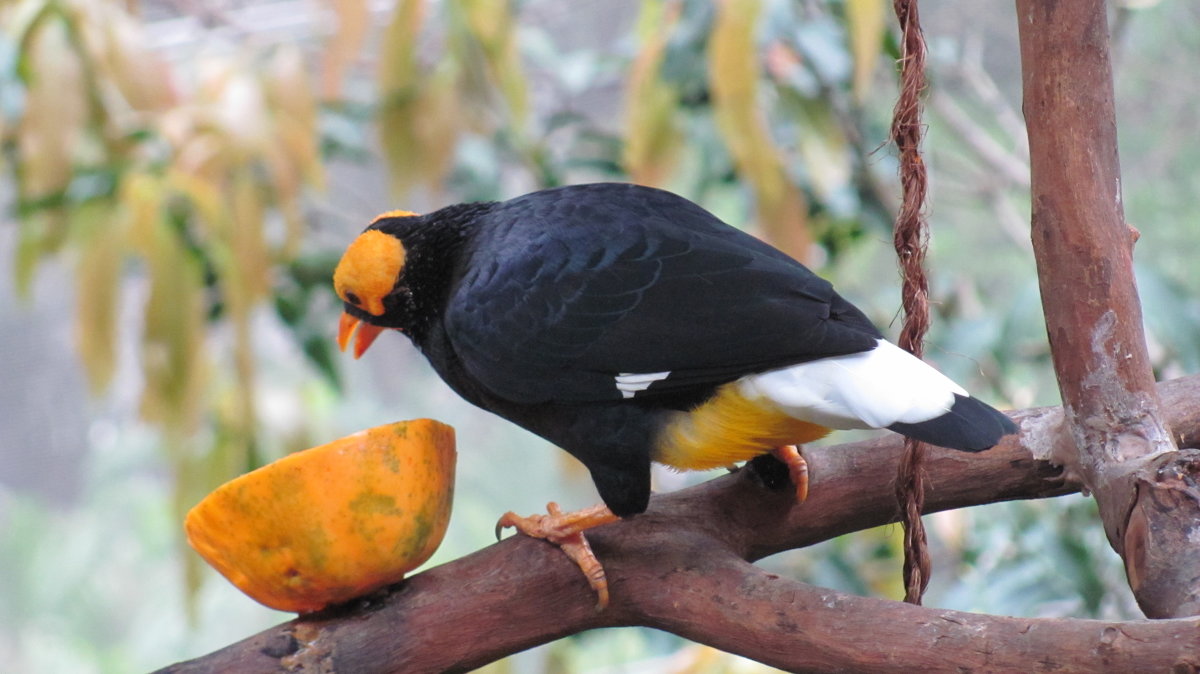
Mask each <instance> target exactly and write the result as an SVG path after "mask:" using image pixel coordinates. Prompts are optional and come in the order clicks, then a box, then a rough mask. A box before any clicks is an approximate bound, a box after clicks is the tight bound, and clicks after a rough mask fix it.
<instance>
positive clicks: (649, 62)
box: [621, 0, 681, 186]
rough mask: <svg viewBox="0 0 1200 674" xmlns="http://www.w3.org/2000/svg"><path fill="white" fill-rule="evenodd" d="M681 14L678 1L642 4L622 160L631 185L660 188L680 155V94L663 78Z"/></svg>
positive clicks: (628, 89) (628, 86) (627, 96)
mask: <svg viewBox="0 0 1200 674" xmlns="http://www.w3.org/2000/svg"><path fill="white" fill-rule="evenodd" d="M678 18H679V4H678V3H677V2H671V3H670V4H667V3H665V2H663V0H657V1H650V2H644V3H642V7H641V12H640V14H639V17H638V35H639V36H640V37H641V40H642V48H641V50H640V51H639V52H638V55H637V57H636V58H635V59H634V61H633V64H632V66H631V68H630V75H629V81H628V83H627V84H626V87H625V146H624V148H623V150H622V155H621V162H622V164H623V165H624V167H625V170H626V171H628V173H629V175H630V178H631V179H632V180H633V182H635V183H640V184H642V185H656V186H661V185H663V183H664V182H665V181H666V178H667V176H668V175H669V173H670V172H671V169H672V168H673V167H674V165H675V162H676V159H677V158H678V151H679V147H680V142H681V134H680V132H679V129H678V127H677V126H676V123H675V111H676V108H677V106H678V103H679V93H678V92H677V91H676V90H675V88H674V87H673V86H671V85H670V84H668V83H667V82H665V81H663V79H662V77H661V68H662V61H663V54H664V52H665V50H666V45H667V38H668V37H669V36H670V33H671V30H672V28H673V27H674V25H675V22H676V20H677V19H678Z"/></svg>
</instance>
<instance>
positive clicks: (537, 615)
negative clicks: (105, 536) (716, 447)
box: [162, 376, 1200, 674]
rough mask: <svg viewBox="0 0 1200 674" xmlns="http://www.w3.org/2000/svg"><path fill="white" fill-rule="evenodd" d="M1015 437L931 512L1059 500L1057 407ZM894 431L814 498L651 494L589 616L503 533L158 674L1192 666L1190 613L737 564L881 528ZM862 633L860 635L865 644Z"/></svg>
mask: <svg viewBox="0 0 1200 674" xmlns="http://www.w3.org/2000/svg"><path fill="white" fill-rule="evenodd" d="M1160 391H1161V393H1162V399H1163V401H1164V404H1165V405H1166V407H1165V409H1166V410H1167V411H1168V412H1169V418H1170V420H1171V422H1172V424H1173V428H1174V431H1175V433H1176V434H1177V435H1178V437H1179V438H1181V441H1182V444H1184V445H1187V446H1196V445H1200V405H1197V402H1196V401H1198V400H1200V376H1194V377H1189V378H1185V379H1180V380H1176V381H1173V382H1168V383H1166V384H1162V385H1160ZM1014 418H1016V419H1017V421H1018V423H1019V425H1020V426H1021V428H1022V433H1021V436H1020V437H1019V438H1017V439H1009V441H1007V442H1006V443H1004V444H1003V445H1000V446H998V447H996V448H994V449H991V450H989V451H987V452H983V453H980V454H964V453H960V452H950V451H948V450H934V451H933V452H931V455H930V460H929V463H928V464H927V470H928V473H929V485H930V489H929V494H928V496H927V500H926V506H927V509H928V510H930V511H935V510H944V509H948V508H958V507H962V506H968V505H975V504H982V503H990V502H994V501H1001V500H1009V499H1020V498H1040V497H1045V496H1054V495H1059V494H1065V493H1070V492H1072V491H1075V490H1077V489H1078V485H1077V484H1075V483H1073V482H1071V481H1070V480H1069V479H1064V478H1063V477H1062V476H1061V475H1060V474H1059V471H1058V470H1057V469H1056V468H1055V467H1054V466H1053V465H1051V463H1050V462H1049V461H1048V460H1047V457H1048V456H1049V455H1050V454H1052V453H1054V452H1055V451H1057V450H1059V449H1060V448H1061V446H1062V445H1063V444H1064V443H1066V444H1067V445H1069V444H1070V442H1071V438H1070V437H1069V433H1068V432H1067V431H1066V429H1065V425H1064V423H1063V413H1062V410H1061V408H1040V409H1034V410H1026V411H1023V412H1019V413H1016V414H1014ZM901 449H902V447H901V442H900V441H899V436H890V437H887V438H883V439H879V440H876V441H871V442H864V443H854V444H849V445H840V446H835V447H826V448H815V447H814V448H809V449H808V450H806V452H805V455H806V457H807V458H808V460H809V463H810V467H811V469H812V472H813V484H812V493H811V496H810V498H809V500H808V501H806V502H805V503H803V504H799V505H796V504H793V503H792V498H791V496H790V494H789V493H788V490H786V489H784V490H771V489H768V488H766V487H764V486H763V485H762V484H761V481H760V480H759V479H757V478H756V477H755V475H754V474H753V471H741V472H739V473H736V474H732V475H728V476H724V477H721V478H718V479H715V480H711V481H709V482H707V483H704V484H702V485H699V486H696V487H693V488H690V489H686V490H683V491H680V492H676V493H673V494H667V495H663V496H657V497H655V498H654V499H653V500H652V502H651V507H650V510H649V511H647V513H646V514H644V515H640V516H638V517H634V518H631V519H629V520H625V521H622V522H619V523H616V524H612V525H607V526H604V527H601V528H599V529H596V530H594V531H593V532H591V533H590V534H589V537H590V538H591V540H592V544H593V547H594V548H595V550H596V552H597V554H598V555H599V557H600V559H601V560H602V561H603V562H604V564H605V567H606V569H607V571H608V576H609V580H610V582H611V584H612V604H611V605H610V606H609V608H608V609H607V610H605V611H603V612H600V613H597V612H596V611H595V610H594V608H593V606H594V601H595V598H594V596H593V595H592V593H591V591H590V590H589V588H588V586H587V583H586V582H585V581H584V579H583V577H582V575H581V574H580V573H579V570H578V569H577V568H576V567H575V566H574V565H573V564H572V563H571V562H569V561H568V560H567V558H566V557H565V556H564V555H563V554H562V553H561V552H559V551H558V550H557V549H556V548H554V547H553V546H550V545H547V544H545V543H543V542H541V541H536V540H532V539H528V538H524V537H519V536H518V537H513V538H509V539H506V540H504V541H502V542H500V543H497V544H495V545H492V546H489V547H487V548H485V549H483V550H480V551H479V552H477V553H474V554H472V555H469V556H467V557H464V558H462V559H459V560H456V561H454V562H450V563H448V564H444V565H442V566H439V567H436V568H433V569H430V570H428V571H425V572H424V573H421V574H418V575H416V576H414V577H412V578H410V579H408V580H406V581H404V582H403V583H400V584H399V585H397V586H395V587H394V588H393V589H392V590H391V591H390V592H388V593H385V594H383V595H381V596H379V597H376V598H374V599H371V600H364V601H362V602H359V603H358V604H355V605H352V606H350V607H347V608H343V609H341V610H340V611H331V612H326V613H324V614H318V615H314V616H309V617H305V618H300V619H297V620H294V621H291V622H288V623H285V624H283V625H279V626H277V627H274V628H271V629H269V630H266V631H264V632H262V633H260V634H258V635H255V636H253V637H250V638H248V639H246V640H244V641H241V642H238V643H236V644H233V645H231V646H228V647H226V648H224V649H222V650H219V651H216V652H214V653H212V654H209V655H207V656H204V657H202V658H198V659H196V660H193V661H190V662H185V663H180V664H178V665H174V666H172V667H168V668H167V669H165V670H162V671H164V672H176V673H181V674H182V673H199V672H229V671H236V672H247V673H253V672H285V671H287V672H355V673H362V674H372V673H375V672H380V673H383V672H436V671H466V670H469V669H472V668H475V667H479V666H481V665H483V664H485V663H487V662H490V661H492V660H495V659H497V658H500V657H502V656H504V655H507V654H510V653H514V652H517V651H520V650H523V649H526V648H529V647H532V646H535V645H538V644H541V643H545V642H548V641H552V640H554V639H557V638H560V637H562V636H565V635H567V634H573V633H576V632H580V631H583V630H586V629H592V628H596V627H606V626H620V625H645V626H651V627H656V628H659V629H664V630H669V631H671V632H674V633H676V634H680V635H682V636H685V637H687V638H689V639H693V640H695V641H698V642H702V643H706V644H710V645H713V646H716V647H718V648H722V649H724V650H727V651H731V652H735V653H740V654H743V655H746V656H747V657H751V658H754V659H756V660H759V661H762V662H765V663H768V664H772V665H774V666H777V667H782V668H784V669H788V670H792V671H880V672H891V671H895V672H907V671H920V670H927V671H930V672H939V671H964V670H981V671H984V670H986V671H1030V668H1034V669H1037V670H1050V669H1053V670H1054V671H1056V672H1063V673H1067V672H1101V671H1172V668H1176V669H1174V670H1173V671H1196V669H1197V668H1200V620H1175V621H1132V622H1119V623H1112V622H1103V621H1094V620H1070V619H1063V620H1057V619H1056V620H1048V619H1029V618H1004V617H996V616H985V615H977V614H969V613H962V612H956V611H946V610H940V609H930V608H921V607H915V606H909V605H906V604H902V603H900V602H893V601H886V600H880V599H870V598H862V597H854V596H850V595H846V594H842V593H838V592H833V591H831V590H824V589H821V588H816V587H812V586H808V585H805V584H803V583H798V582H795V581H792V580H789V579H785V578H781V577H778V576H775V575H773V574H768V573H766V572H764V571H762V570H761V569H758V568H757V567H754V566H753V565H751V564H748V563H747V560H754V559H758V558H761V557H763V556H766V555H769V554H772V553H774V552H778V551H781V550H785V549H790V548H795V547H800V546H803V545H808V544H811V543H814V542H817V541H820V540H825V539H827V538H830V537H832V536H836V535H839V534H842V533H846V532H848V531H854V530H857V529H863V528H866V527H870V526H875V525H878V524H883V523H886V522H891V521H895V518H896V515H897V512H896V506H895V502H894V500H893V499H892V496H891V495H892V488H891V481H892V479H893V477H894V475H895V467H896V462H897V461H898V459H899V456H900V452H901ZM864 634H869V635H870V638H866V639H864V638H863V635H864Z"/></svg>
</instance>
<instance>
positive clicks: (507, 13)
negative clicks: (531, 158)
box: [453, 0, 529, 130]
mask: <svg viewBox="0 0 1200 674" xmlns="http://www.w3.org/2000/svg"><path fill="white" fill-rule="evenodd" d="M453 4H454V5H456V6H457V9H458V11H459V12H460V13H461V14H462V15H463V17H464V18H465V23H466V26H465V27H466V29H467V32H468V34H469V36H470V37H471V39H472V40H473V41H474V42H475V44H476V46H478V47H479V50H480V51H481V52H482V55H483V59H484V65H485V70H486V72H487V76H488V79H489V80H490V81H491V82H492V83H493V84H494V85H495V86H496V87H497V88H498V89H499V90H500V94H501V96H503V98H504V102H505V105H506V106H507V108H508V110H507V112H508V120H509V124H510V125H511V126H512V127H513V128H514V129H517V130H520V129H521V128H523V127H524V125H525V120H526V118H527V117H528V112H529V105H528V92H527V90H526V85H525V72H524V70H523V68H522V67H521V57H520V52H519V51H518V49H517V46H518V45H517V32H516V21H515V20H514V18H513V8H512V3H511V2H510V1H509V0H454V3H453Z"/></svg>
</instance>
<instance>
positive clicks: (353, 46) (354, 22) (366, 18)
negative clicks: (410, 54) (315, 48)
mask: <svg viewBox="0 0 1200 674" xmlns="http://www.w3.org/2000/svg"><path fill="white" fill-rule="evenodd" d="M329 4H330V5H331V6H332V7H333V11H334V15H335V16H336V17H337V28H336V29H335V31H334V33H333V37H332V38H330V40H329V45H328V46H327V47H326V48H325V54H324V58H322V59H321V98H322V99H324V100H327V101H331V100H336V99H339V98H341V97H342V76H343V75H344V74H345V71H346V68H347V67H348V66H349V65H350V64H351V63H353V62H354V60H355V59H356V58H357V57H358V53H359V52H360V51H362V45H363V38H364V37H366V34H367V26H368V24H369V23H370V19H371V13H370V8H369V7H368V6H367V2H366V0H329Z"/></svg>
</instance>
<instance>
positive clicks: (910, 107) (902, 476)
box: [892, 0, 931, 605]
mask: <svg viewBox="0 0 1200 674" xmlns="http://www.w3.org/2000/svg"><path fill="white" fill-rule="evenodd" d="M893 8H894V9H895V11H896V18H897V19H898V20H899V22H900V33H901V50H902V51H901V60H900V97H899V99H898V100H897V101H896V108H895V110H894V111H893V113H892V140H893V142H895V143H896V147H897V149H898V150H899V152H900V184H901V186H902V188H903V191H904V195H903V203H902V204H901V206H900V212H899V213H898V214H897V215H896V225H895V238H894V244H895V246H896V255H897V257H898V258H899V263H900V271H901V274H902V276H903V286H902V293H903V297H904V300H903V306H904V327H903V328H902V329H901V331H900V347H901V348H903V349H905V350H907V351H909V352H910V353H912V354H913V355H915V356H917V357H918V358H920V357H921V355H922V353H923V352H924V339H925V332H926V331H927V330H928V329H929V280H928V279H927V278H926V276H925V248H926V245H927V243H928V238H929V232H928V224H927V223H926V221H925V213H924V207H925V192H926V188H927V186H928V181H927V177H926V174H925V163H924V162H923V161H922V160H921V136H922V133H923V131H924V129H923V128H922V125H921V94H922V93H923V92H924V90H925V37H924V35H922V33H921V20H920V17H919V16H918V14H917V0H894V1H893ZM924 463H925V445H924V444H923V443H920V442H917V441H916V440H913V439H912V438H907V439H906V440H905V443H904V455H903V457H902V458H901V460H900V466H899V469H898V470H897V475H896V499H897V500H898V501H899V502H900V507H901V511H902V513H903V520H902V521H903V525H904V587H905V594H904V601H906V602H908V603H910V604H918V605H919V604H920V603H921V597H922V596H923V595H924V594H925V587H926V586H927V585H929V572H930V567H931V564H930V561H929V550H928V547H927V545H926V538H925V525H924V524H923V523H922V522H921V511H922V510H923V509H924V507H925V472H924Z"/></svg>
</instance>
